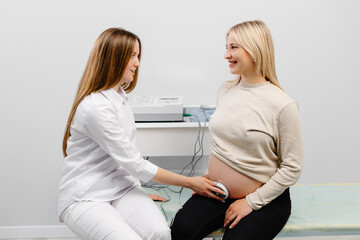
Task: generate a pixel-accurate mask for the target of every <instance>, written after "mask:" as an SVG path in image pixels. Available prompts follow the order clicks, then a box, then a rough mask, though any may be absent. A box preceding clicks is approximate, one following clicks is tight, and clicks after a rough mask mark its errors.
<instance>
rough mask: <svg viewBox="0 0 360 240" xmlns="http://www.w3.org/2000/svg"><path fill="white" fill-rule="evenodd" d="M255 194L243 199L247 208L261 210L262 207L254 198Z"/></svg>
mask: <svg viewBox="0 0 360 240" xmlns="http://www.w3.org/2000/svg"><path fill="white" fill-rule="evenodd" d="M255 194H256V192H254V193H251V194H249V195H246V197H245V199H246V202H247V203H248V204H249V206H250V207H251V208H252V209H253V210H255V211H256V210H259V209H260V208H262V206H263V205H262V204H260V201H259V200H258V199H256V197H255V196H254V195H255ZM259 197H260V196H259Z"/></svg>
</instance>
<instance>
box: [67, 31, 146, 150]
mask: <svg viewBox="0 0 360 240" xmlns="http://www.w3.org/2000/svg"><path fill="white" fill-rule="evenodd" d="M136 41H138V43H139V49H140V50H139V55H138V57H139V61H140V56H141V42H140V39H139V37H138V36H136V35H135V34H133V33H131V32H129V31H126V30H124V29H121V28H109V29H107V30H105V31H104V32H102V33H101V34H100V36H99V37H98V39H97V40H96V42H95V44H94V47H93V49H92V51H91V53H90V56H89V59H88V62H87V64H86V67H85V70H84V73H83V75H82V77H81V80H80V83H79V87H78V90H77V94H76V97H75V100H74V103H73V105H72V108H71V111H70V114H69V118H68V121H67V124H66V128H65V134H64V138H63V145H62V149H63V154H64V156H65V157H66V156H67V154H66V148H67V140H68V139H69V137H70V126H71V122H72V120H73V118H74V115H75V112H76V109H77V107H78V106H79V104H80V102H81V101H82V100H83V99H84V98H85V97H86V96H88V95H89V94H91V93H93V92H98V91H101V90H105V89H110V88H113V87H115V86H116V84H118V83H119V81H120V80H121V78H122V76H123V75H124V71H125V68H126V67H127V64H128V63H129V60H130V58H131V56H132V54H133V51H134V48H135V44H136ZM137 76H138V70H136V72H135V75H134V80H133V81H132V82H130V83H124V84H122V85H121V87H122V88H123V89H124V91H125V92H127V93H129V92H131V91H132V90H133V89H134V88H135V86H136V83H137Z"/></svg>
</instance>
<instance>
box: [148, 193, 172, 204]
mask: <svg viewBox="0 0 360 240" xmlns="http://www.w3.org/2000/svg"><path fill="white" fill-rule="evenodd" d="M149 196H150V198H151V199H152V200H153V201H160V202H166V201H168V200H167V199H166V198H164V197H162V196H160V195H157V194H152V193H149Z"/></svg>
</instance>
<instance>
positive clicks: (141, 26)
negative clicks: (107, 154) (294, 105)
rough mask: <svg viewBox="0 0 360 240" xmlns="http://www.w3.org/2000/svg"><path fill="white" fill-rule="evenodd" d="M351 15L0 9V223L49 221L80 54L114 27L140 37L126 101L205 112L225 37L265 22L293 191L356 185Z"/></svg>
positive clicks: (346, 8) (350, 8) (287, 4)
mask: <svg viewBox="0 0 360 240" xmlns="http://www.w3.org/2000/svg"><path fill="white" fill-rule="evenodd" d="M359 9H360V2H359V1H356V0H352V1H351V0H344V1H340V0H338V1H335V0H317V1H312V0H302V1H287V0H283V1H279V0H277V1H266V0H263V1H239V0H222V1H209V0H198V1H196V0H181V1H171V0H170V1H169V0H152V1H149V0H138V1H119V0H117V1H115V0H113V1H109V0H105V1H89V0H78V1H74V0H61V1H60V0H58V1H49V0H32V1H27V0H2V1H0V34H1V35H0V36H1V38H0V81H1V85H0V86H1V94H0V109H1V118H0V154H1V155H0V156H1V157H0V161H1V166H0V193H1V197H0V226H19V225H23V226H27V225H58V224H59V223H58V220H57V210H56V207H57V203H56V194H57V184H58V181H59V174H60V169H61V165H62V152H61V141H62V134H63V131H64V126H65V123H66V120H67V116H68V113H69V110H70V107H71V104H72V101H73V97H74V94H75V90H76V87H77V84H78V81H79V78H80V76H81V74H82V71H83V69H84V66H85V63H86V61H87V57H88V55H89V52H90V49H91V48H92V45H93V43H94V41H95V39H96V38H97V36H98V35H99V34H100V33H101V32H102V31H103V30H105V29H106V28H109V27H113V26H117V27H118V26H120V27H124V28H126V29H127V30H130V31H133V32H135V33H137V34H138V35H139V36H140V38H141V39H142V43H143V58H142V62H141V65H142V66H141V69H140V78H139V83H138V87H137V89H136V90H135V92H134V94H137V95H146V96H148V95H165V94H181V95H184V97H185V104H201V103H206V104H215V101H216V91H217V87H218V86H219V85H220V84H221V83H222V82H223V81H224V80H228V79H230V78H232V76H231V75H230V74H229V73H228V67H227V63H226V61H225V60H224V59H223V55H224V51H225V34H226V31H227V30H228V29H229V28H230V27H231V26H232V25H234V24H236V23H239V22H241V21H244V20H253V19H262V20H264V21H265V22H266V23H267V24H268V26H269V28H270V30H271V31H272V34H273V38H274V42H275V50H276V66H277V73H278V77H279V80H280V83H281V84H282V86H283V87H284V89H285V90H286V91H287V92H288V94H289V95H290V96H291V97H293V98H294V99H295V100H296V101H297V102H298V103H299V106H300V109H301V120H302V125H303V137H304V143H305V168H304V172H303V175H302V177H301V179H300V182H302V183H334V182H360V177H359V176H360V174H359V173H358V172H359V169H360V153H359V146H358V145H359V142H360V141H359V134H360V127H359V122H360V116H359V115H360V114H359V107H360V106H359V102H360V97H359V94H358V92H359V81H360V79H359V75H358V69H359V56H360V45H359V43H360V31H359V26H360V15H359V14H358V10H359Z"/></svg>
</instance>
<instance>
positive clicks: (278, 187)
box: [246, 102, 303, 210]
mask: <svg viewBox="0 0 360 240" xmlns="http://www.w3.org/2000/svg"><path fill="white" fill-rule="evenodd" d="M277 127H278V136H279V138H278V145H277V147H278V148H277V152H278V156H279V161H280V166H279V168H278V170H277V171H276V173H275V174H274V175H273V176H272V177H271V178H270V179H269V180H268V181H267V182H266V183H265V184H264V185H263V186H262V187H260V188H258V189H257V190H256V191H255V192H253V193H251V194H249V195H247V196H246V201H247V203H248V204H249V206H250V207H251V208H252V209H254V210H258V209H260V208H261V207H263V206H265V205H266V204H268V203H269V202H271V201H272V200H274V199H275V198H276V197H278V196H279V195H280V194H282V193H283V192H284V191H285V190H286V189H287V188H288V187H290V186H291V185H293V184H295V183H296V181H297V180H298V179H299V177H300V175H301V171H302V166H303V143H302V135H301V126H300V117H299V111H298V108H297V104H296V103H295V102H293V103H290V104H288V105H287V106H286V107H284V108H283V109H282V111H281V112H280V114H279V117H278V126H277Z"/></svg>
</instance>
